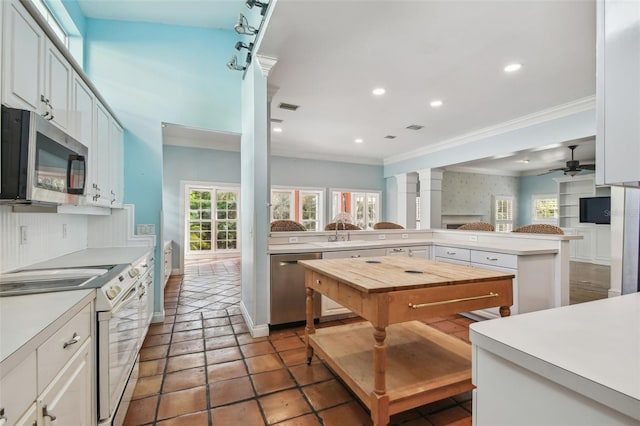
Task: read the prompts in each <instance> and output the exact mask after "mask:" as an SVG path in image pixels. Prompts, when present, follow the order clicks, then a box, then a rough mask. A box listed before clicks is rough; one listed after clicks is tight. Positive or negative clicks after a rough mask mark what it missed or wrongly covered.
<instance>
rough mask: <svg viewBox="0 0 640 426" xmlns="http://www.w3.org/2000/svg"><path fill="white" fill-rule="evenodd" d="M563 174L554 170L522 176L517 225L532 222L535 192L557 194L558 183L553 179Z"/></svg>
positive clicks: (519, 189)
mask: <svg viewBox="0 0 640 426" xmlns="http://www.w3.org/2000/svg"><path fill="white" fill-rule="evenodd" d="M563 176H564V174H563V173H562V172H554V173H549V174H546V175H541V176H535V175H533V176H522V177H520V185H519V188H518V216H517V222H516V226H524V225H529V224H530V223H531V213H532V210H531V208H532V207H531V197H532V196H533V195H535V194H557V193H558V183H557V182H556V181H555V180H553V179H554V178H558V177H563Z"/></svg>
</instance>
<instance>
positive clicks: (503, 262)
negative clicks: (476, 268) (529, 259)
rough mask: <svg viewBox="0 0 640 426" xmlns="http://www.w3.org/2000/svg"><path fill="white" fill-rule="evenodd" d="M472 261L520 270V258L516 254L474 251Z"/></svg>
mask: <svg viewBox="0 0 640 426" xmlns="http://www.w3.org/2000/svg"><path fill="white" fill-rule="evenodd" d="M471 261H472V262H473V263H482V264H485V265H494V266H500V267H502V268H512V269H517V268H518V256H516V255H515V254H505V253H495V252H491V251H481V250H472V251H471Z"/></svg>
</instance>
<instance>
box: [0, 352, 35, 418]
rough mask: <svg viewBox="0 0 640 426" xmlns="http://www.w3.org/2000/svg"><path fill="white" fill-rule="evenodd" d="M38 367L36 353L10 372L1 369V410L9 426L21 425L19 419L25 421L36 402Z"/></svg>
mask: <svg viewBox="0 0 640 426" xmlns="http://www.w3.org/2000/svg"><path fill="white" fill-rule="evenodd" d="M36 365H37V363H36V352H35V351H34V352H32V353H31V354H29V355H28V356H26V357H25V358H24V359H23V360H21V361H20V363H19V364H18V365H16V366H15V367H12V368H11V369H10V370H8V369H7V368H4V367H3V368H2V369H0V409H3V410H4V416H5V417H6V424H7V425H9V426H11V425H14V424H19V422H20V421H19V420H18V419H24V418H25V415H24V414H23V413H25V411H27V409H28V408H29V406H30V405H31V404H33V403H35V401H36V398H37V395H38V392H37V387H36V383H37V382H36V380H37V376H36ZM0 424H2V421H0ZM26 424H30V423H26Z"/></svg>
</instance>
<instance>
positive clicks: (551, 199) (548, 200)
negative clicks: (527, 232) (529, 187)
mask: <svg viewBox="0 0 640 426" xmlns="http://www.w3.org/2000/svg"><path fill="white" fill-rule="evenodd" d="M531 207H532V209H533V212H532V213H531V220H532V221H533V222H537V223H548V224H550V225H557V223H558V197H557V196H556V195H555V194H534V195H533V196H532V197H531Z"/></svg>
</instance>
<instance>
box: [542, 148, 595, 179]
mask: <svg viewBox="0 0 640 426" xmlns="http://www.w3.org/2000/svg"><path fill="white" fill-rule="evenodd" d="M577 147H578V145H569V149H570V150H571V160H569V161H567V165H566V167H558V168H555V169H550V170H549V171H547V172H546V173H550V172H558V171H562V172H564V174H565V175H569V176H575V175H577V174H578V173H579V172H581V171H583V170H595V169H596V165H595V164H580V161H578V160H574V159H573V151H574V150H575V149H576V148H577Z"/></svg>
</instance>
